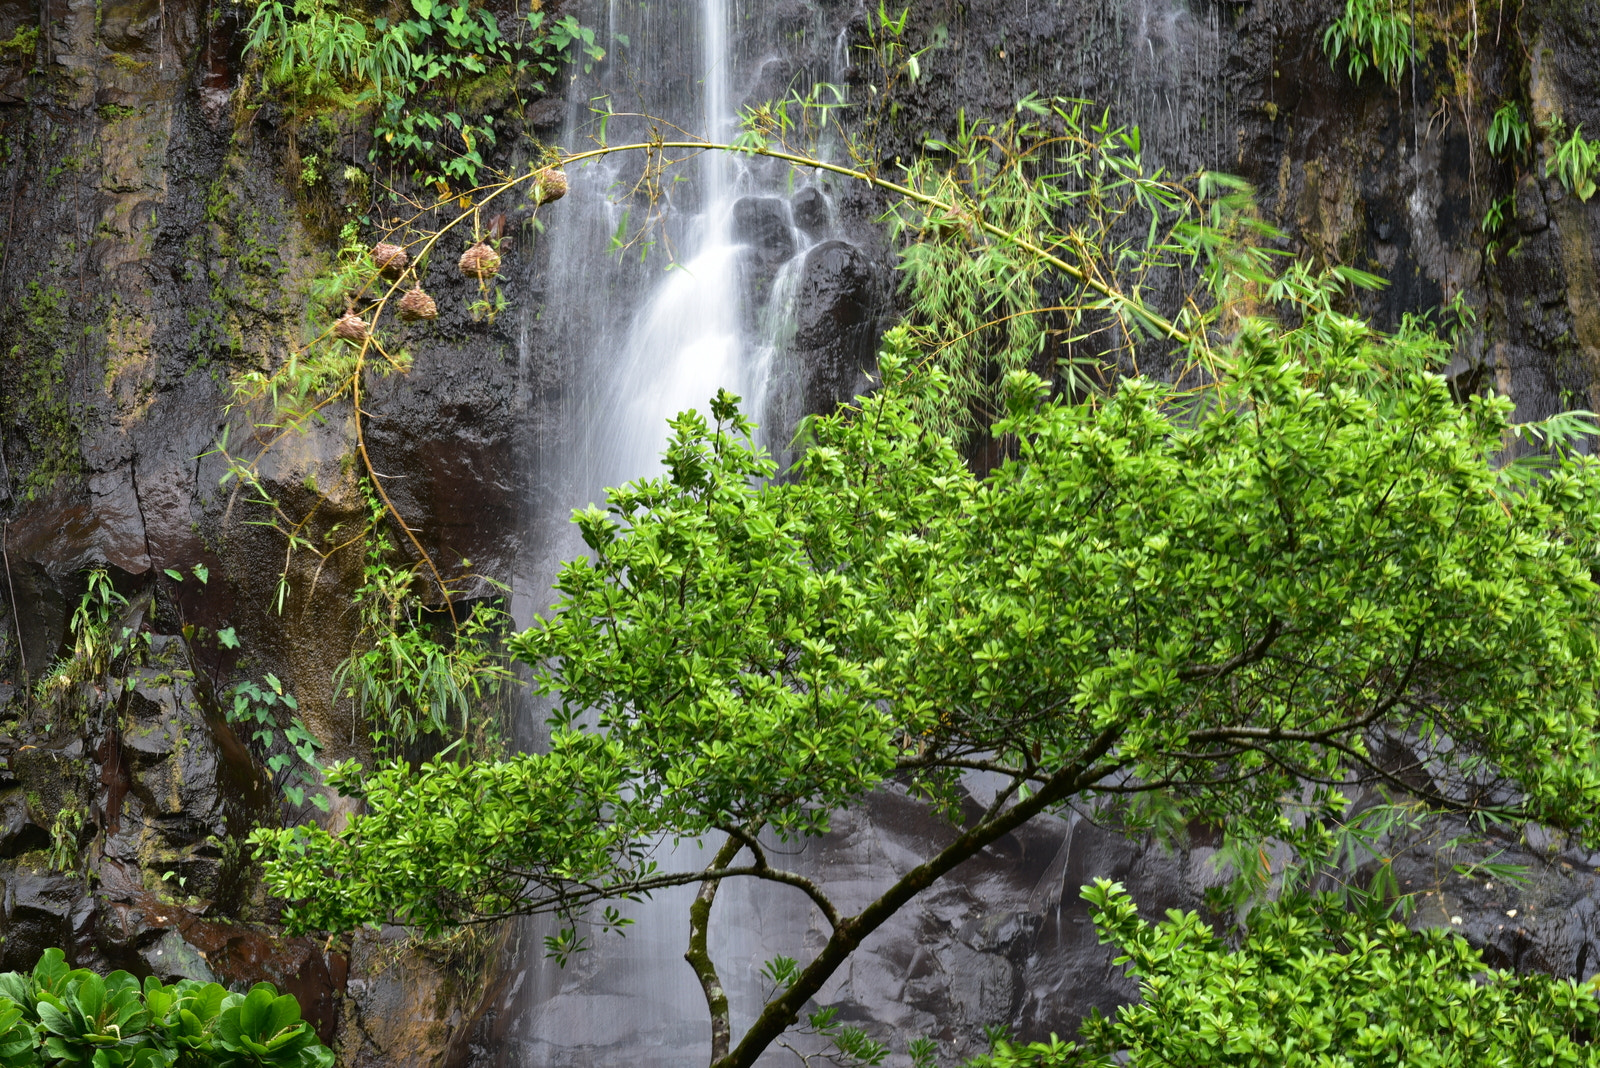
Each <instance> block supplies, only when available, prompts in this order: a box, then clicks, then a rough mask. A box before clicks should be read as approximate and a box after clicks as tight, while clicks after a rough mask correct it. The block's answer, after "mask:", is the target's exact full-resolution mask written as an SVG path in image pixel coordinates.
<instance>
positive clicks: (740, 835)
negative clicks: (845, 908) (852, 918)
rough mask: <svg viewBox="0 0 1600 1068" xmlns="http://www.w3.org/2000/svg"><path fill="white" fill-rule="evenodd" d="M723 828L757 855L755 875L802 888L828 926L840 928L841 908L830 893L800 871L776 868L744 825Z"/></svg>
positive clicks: (835, 928)
mask: <svg viewBox="0 0 1600 1068" xmlns="http://www.w3.org/2000/svg"><path fill="white" fill-rule="evenodd" d="M722 829H723V830H724V831H726V832H727V833H728V834H729V836H731V837H734V838H737V839H739V841H741V842H742V843H744V845H745V846H746V847H747V848H748V849H749V850H750V852H751V853H753V854H754V855H755V860H756V863H755V872H754V875H755V877H756V878H757V879H766V880H767V881H769V882H774V883H782V884H783V885H785V886H792V887H794V888H795V889H797V890H800V891H801V892H802V893H804V894H805V895H806V896H807V897H809V898H810V899H811V903H812V904H814V905H816V906H817V910H818V911H819V912H821V913H822V918H823V919H825V920H827V921H828V926H829V927H831V928H832V929H834V930H838V929H839V909H838V907H837V906H835V905H834V903H833V901H832V900H830V899H829V897H828V895H827V894H824V893H823V892H822V887H820V886H818V885H817V884H816V883H814V882H812V881H811V880H810V879H807V878H806V877H805V876H804V875H801V874H799V873H798V872H792V871H786V870H785V869H783V868H774V867H773V866H772V865H770V864H768V863H767V851H766V850H765V849H762V848H761V843H760V842H759V841H757V840H756V836H755V835H753V834H750V833H748V832H747V831H745V830H744V829H743V828H742V827H724V828H722Z"/></svg>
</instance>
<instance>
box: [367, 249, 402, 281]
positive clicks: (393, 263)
mask: <svg viewBox="0 0 1600 1068" xmlns="http://www.w3.org/2000/svg"><path fill="white" fill-rule="evenodd" d="M372 262H373V263H375V264H377V265H378V273H379V274H381V275H383V276H384V277H385V278H399V277H400V272H402V271H404V270H405V269H406V268H407V267H409V266H410V265H411V254H410V253H408V252H407V251H406V250H405V249H403V248H401V247H400V246H399V245H391V244H390V243H389V242H387V241H380V242H378V243H377V244H376V245H373V246H372Z"/></svg>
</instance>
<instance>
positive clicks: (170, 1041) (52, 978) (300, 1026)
mask: <svg viewBox="0 0 1600 1068" xmlns="http://www.w3.org/2000/svg"><path fill="white" fill-rule="evenodd" d="M45 1064H48V1065H62V1066H70V1068H79V1066H83V1068H174V1066H179V1068H236V1066H237V1068H247V1066H248V1068H330V1066H331V1065H332V1064H333V1051H332V1050H330V1049H328V1048H327V1047H326V1046H324V1045H323V1044H322V1042H321V1041H320V1040H319V1039H318V1038H317V1034H316V1032H315V1031H313V1030H312V1029H311V1025H310V1024H308V1023H306V1022H305V1021H304V1020H302V1019H301V1018H300V1005H299V1003H298V1002H296V1001H295V999H294V998H293V997H291V996H290V995H288V994H279V993H278V992H277V990H275V989H274V988H273V987H272V985H271V984H269V983H257V984H256V985H255V986H254V987H252V988H251V989H250V992H249V993H248V994H240V993H230V992H229V991H227V990H225V989H223V988H222V987H221V986H219V985H218V984H216V983H198V982H194V981H192V980H189V979H183V980H179V981H178V982H177V983H175V984H173V985H171V986H167V985H165V984H163V983H162V982H161V981H160V980H159V979H156V978H154V977H152V978H149V979H146V980H144V982H143V983H140V981H139V980H138V979H136V978H135V977H134V976H132V975H129V974H128V973H127V972H121V971H118V972H112V973H111V974H110V975H107V976H104V977H102V976H99V975H97V974H95V973H94V972H92V971H89V970H88V969H85V968H69V967H67V962H66V957H65V955H64V954H63V953H62V952H61V950H59V949H47V950H45V952H44V956H43V957H42V958H41V959H40V961H39V963H38V964H37V965H36V966H35V967H34V969H33V971H32V972H31V973H29V974H23V973H20V972H7V973H5V974H4V975H0V1066H3V1068H24V1066H32V1065H45Z"/></svg>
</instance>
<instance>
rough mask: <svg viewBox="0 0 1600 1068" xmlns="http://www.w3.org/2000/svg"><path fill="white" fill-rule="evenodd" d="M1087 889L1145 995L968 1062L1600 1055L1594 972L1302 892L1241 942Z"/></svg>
mask: <svg viewBox="0 0 1600 1068" xmlns="http://www.w3.org/2000/svg"><path fill="white" fill-rule="evenodd" d="M1083 889H1084V898H1085V899H1086V900H1087V901H1088V902H1089V904H1090V906H1091V908H1092V909H1093V910H1094V913H1093V915H1094V922H1095V926H1096V928H1097V929H1098V930H1099V932H1100V938H1101V941H1102V942H1110V943H1113V944H1114V945H1116V947H1117V948H1118V949H1119V950H1121V952H1122V954H1123V955H1122V956H1120V957H1119V958H1117V963H1118V964H1125V965H1127V966H1128V969H1129V971H1130V973H1131V974H1133V975H1136V976H1138V977H1139V992H1140V999H1139V1001H1138V1002H1136V1003H1134V1004H1132V1005H1127V1006H1124V1007H1122V1008H1121V1009H1119V1010H1117V1013H1116V1015H1115V1016H1114V1017H1112V1018H1110V1019H1107V1018H1104V1017H1101V1016H1099V1015H1098V1013H1096V1014H1094V1015H1092V1016H1091V1017H1090V1019H1088V1020H1087V1021H1085V1023H1084V1025H1083V1027H1082V1036H1083V1044H1082V1045H1081V1046H1079V1045H1077V1044H1075V1043H1065V1042H1061V1041H1060V1040H1058V1039H1052V1041H1051V1042H1049V1043H1035V1044H1032V1045H1029V1046H1025V1047H1019V1046H1012V1045H1010V1044H1006V1043H1000V1044H998V1045H997V1047H996V1049H995V1050H994V1051H993V1052H991V1053H990V1054H989V1055H988V1056H986V1057H980V1058H978V1059H977V1060H975V1061H972V1062H970V1063H969V1066H968V1068H1025V1066H1026V1068H1069V1066H1071V1068H1080V1066H1081V1068H1089V1066H1091V1065H1093V1066H1097V1068H1098V1066H1105V1065H1111V1064H1116V1063H1122V1062H1123V1060H1124V1059H1126V1060H1127V1062H1128V1063H1133V1064H1189V1065H1195V1066H1197V1068H1210V1066H1217V1068H1222V1066H1227V1068H1268V1066H1271V1068H1378V1066H1380V1065H1392V1064H1401V1063H1403V1064H1406V1065H1416V1066H1419V1068H1500V1066H1503V1065H1508V1064H1516V1065H1540V1066H1552V1068H1553V1066H1558V1065H1559V1066H1572V1068H1578V1066H1587V1065H1595V1064H1600V1042H1597V1039H1600V1000H1597V999H1596V996H1595V990H1594V986H1593V984H1592V983H1586V984H1581V985H1580V984H1579V983H1578V982H1576V981H1574V980H1571V979H1557V978H1553V977H1551V976H1548V975H1541V974H1538V973H1533V974H1529V975H1516V974H1514V973H1512V972H1508V971H1501V970H1498V969H1493V968H1490V967H1489V966H1488V965H1486V964H1485V963H1484V961H1483V957H1482V955H1481V954H1480V953H1479V952H1478V951H1477V950H1475V949H1473V948H1472V947H1471V946H1470V945H1469V944H1468V943H1467V941H1466V939H1464V938H1461V937H1460V936H1458V935H1456V934H1454V933H1452V932H1449V931H1445V930H1440V929H1423V930H1412V929H1410V928H1408V927H1406V926H1405V925H1403V924H1401V923H1398V922H1395V921H1393V920H1389V921H1386V922H1380V923H1377V924H1373V923H1370V922H1369V921H1368V919H1367V918H1366V917H1362V916H1358V915H1355V914H1352V913H1350V912H1348V911H1347V910H1345V909H1344V908H1343V906H1342V905H1341V904H1340V903H1338V902H1336V901H1332V900H1329V899H1326V898H1321V897H1317V896H1313V895H1307V894H1296V895H1291V896H1290V897H1287V898H1285V899H1284V900H1282V901H1279V902H1277V903H1275V904H1273V905H1270V906H1264V907H1261V908H1258V909H1256V910H1255V911H1254V912H1253V913H1252V914H1251V916H1250V919H1249V923H1248V926H1247V928H1246V930H1245V932H1244V933H1243V936H1242V940H1241V941H1240V942H1239V943H1237V944H1235V943H1232V942H1230V941H1229V940H1228V939H1225V938H1223V937H1220V936H1219V935H1218V934H1217V933H1216V932H1214V931H1213V930H1212V929H1211V928H1210V927H1209V926H1207V925H1206V924H1204V923H1202V922H1201V921H1200V919H1199V917H1198V916H1197V915H1196V914H1195V913H1192V912H1191V913H1181V912H1178V911H1177V910H1172V911H1170V912H1168V914H1167V918H1166V919H1165V920H1164V921H1162V922H1160V923H1156V924H1151V923H1148V922H1146V921H1144V920H1141V919H1140V918H1139V916H1138V912H1137V909H1136V907H1135V906H1134V903H1133V901H1132V899H1131V898H1130V897H1129V896H1128V894H1127V892H1126V891H1125V890H1124V889H1123V888H1122V886H1121V885H1120V884H1118V883H1113V882H1110V881H1107V880H1104V879H1100V880H1096V881H1095V884H1094V885H1092V886H1086V887H1084V888H1083Z"/></svg>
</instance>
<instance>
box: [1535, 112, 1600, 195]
mask: <svg viewBox="0 0 1600 1068" xmlns="http://www.w3.org/2000/svg"><path fill="white" fill-rule="evenodd" d="M1546 173H1547V174H1549V175H1550V177H1552V178H1554V179H1555V180H1556V181H1558V182H1560V183H1561V184H1562V185H1564V186H1566V187H1567V191H1568V192H1570V193H1572V194H1573V195H1575V196H1576V197H1577V198H1578V199H1579V200H1584V201H1586V200H1588V199H1589V198H1590V197H1592V196H1594V194H1595V188H1596V186H1595V181H1596V179H1600V141H1589V140H1585V138H1584V136H1583V125H1582V124H1581V123H1580V124H1579V125H1578V128H1577V129H1575V130H1573V131H1572V136H1571V137H1569V138H1567V139H1566V140H1564V141H1563V140H1561V139H1560V136H1559V135H1557V137H1556V138H1554V143H1553V145H1552V147H1551V152H1550V160H1549V162H1548V163H1547V164H1546Z"/></svg>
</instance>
